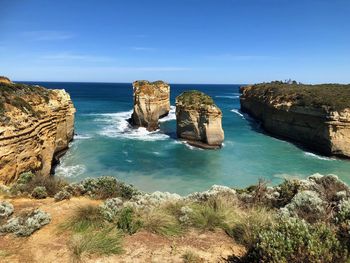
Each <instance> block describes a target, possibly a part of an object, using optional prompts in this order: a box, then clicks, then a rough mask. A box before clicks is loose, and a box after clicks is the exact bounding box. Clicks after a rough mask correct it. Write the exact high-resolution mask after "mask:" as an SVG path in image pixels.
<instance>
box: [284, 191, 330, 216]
mask: <svg viewBox="0 0 350 263" xmlns="http://www.w3.org/2000/svg"><path fill="white" fill-rule="evenodd" d="M281 211H282V212H283V213H286V214H287V215H290V216H298V217H300V218H302V219H305V220H307V221H308V222H310V223H314V222H316V221H319V220H324V219H325V217H326V210H325V203H324V201H323V200H322V199H321V198H320V197H319V195H318V193H317V192H314V191H309V190H305V191H301V192H299V193H297V194H296V195H295V196H294V197H293V199H292V200H291V202H290V203H289V204H287V205H286V206H285V207H284V208H281Z"/></svg>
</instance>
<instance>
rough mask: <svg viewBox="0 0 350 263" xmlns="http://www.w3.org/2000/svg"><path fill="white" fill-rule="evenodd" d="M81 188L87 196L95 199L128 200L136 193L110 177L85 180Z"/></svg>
mask: <svg viewBox="0 0 350 263" xmlns="http://www.w3.org/2000/svg"><path fill="white" fill-rule="evenodd" d="M81 186H82V188H83V189H84V191H85V193H86V194H87V195H89V196H91V197H93V198H96V199H108V198H113V197H122V198H124V199H130V198H131V197H133V195H134V194H136V193H137V190H136V189H135V188H134V187H133V186H131V185H126V184H124V183H122V182H119V181H118V180H117V179H116V178H114V177H110V176H105V177H99V178H88V179H85V180H84V181H82V182H81Z"/></svg>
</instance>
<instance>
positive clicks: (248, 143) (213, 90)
mask: <svg viewBox="0 0 350 263" xmlns="http://www.w3.org/2000/svg"><path fill="white" fill-rule="evenodd" d="M28 84H38V85H42V86H44V87H47V88H59V89H65V90H66V91H68V92H69V93H70V95H71V98H72V100H73V103H74V105H75V107H76V109H77V113H76V121H75V133H76V135H75V138H74V141H73V142H72V143H71V145H70V149H69V150H68V152H67V153H66V155H65V156H64V157H63V158H62V159H61V162H60V164H59V165H58V166H57V168H56V171H55V174H56V175H58V176H62V177H64V178H66V179H67V180H68V181H72V182H73V181H79V180H82V179H84V178H87V177H98V176H114V177H116V178H118V179H120V180H122V181H125V182H127V183H130V184H133V185H134V186H136V187H137V188H139V189H141V190H144V191H157V190H159V191H169V192H175V193H178V194H182V195H185V194H188V193H190V192H194V191H202V190H206V189H208V188H209V187H210V186H212V185H214V184H218V185H227V186H233V187H246V186H248V185H251V184H255V183H257V182H258V180H259V179H260V178H262V179H265V180H266V181H267V182H268V183H270V184H276V183H279V182H281V181H282V180H283V179H284V178H291V177H297V178H305V177H307V176H309V175H312V174H314V173H320V174H336V175H338V176H339V177H340V178H341V179H343V180H344V181H345V182H347V183H350V161H347V160H339V159H334V158H328V157H324V156H320V155H317V154H315V153H312V152H310V151H307V150H305V149H302V148H300V147H298V146H296V145H294V144H292V143H289V142H286V141H283V140H280V139H276V138H273V137H271V136H268V135H266V134H265V133H264V132H263V131H262V130H261V129H260V127H259V124H258V123H257V122H255V121H254V120H252V119H251V118H249V116H247V115H245V114H242V113H241V112H240V110H239V109H240V103H239V87H240V86H239V85H193V84H188V85H187V84H173V85H171V105H172V107H171V112H170V114H169V115H168V116H167V117H165V118H164V119H162V120H161V123H160V130H159V131H156V132H147V131H146V130H145V129H143V128H139V129H133V128H131V127H130V126H129V124H128V122H127V119H128V118H129V117H130V116H131V113H132V107H133V94H132V85H131V84H130V83H68V82H35V83H33V82H30V83H28ZM192 89H197V90H200V91H203V92H205V93H207V94H208V95H210V96H212V97H213V99H214V101H215V103H216V104H217V105H218V106H219V107H220V108H221V110H222V112H223V129H224V131H225V141H224V146H223V148H222V149H220V150H202V149H197V148H193V147H191V146H189V145H187V144H185V143H183V142H180V141H179V140H177V138H176V118H175V107H174V105H175V97H176V96H177V95H179V94H181V92H183V91H185V90H192Z"/></svg>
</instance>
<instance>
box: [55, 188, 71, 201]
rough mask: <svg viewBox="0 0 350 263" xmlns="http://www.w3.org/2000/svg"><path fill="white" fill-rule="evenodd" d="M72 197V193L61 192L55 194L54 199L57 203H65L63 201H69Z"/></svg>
mask: <svg viewBox="0 0 350 263" xmlns="http://www.w3.org/2000/svg"><path fill="white" fill-rule="evenodd" d="M71 197H72V195H71V193H69V192H68V191H66V190H62V191H59V192H58V193H57V194H55V196H54V199H55V201H56V202H59V201H63V200H69V199H70V198H71Z"/></svg>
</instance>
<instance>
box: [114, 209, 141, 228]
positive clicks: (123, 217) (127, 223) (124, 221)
mask: <svg viewBox="0 0 350 263" xmlns="http://www.w3.org/2000/svg"><path fill="white" fill-rule="evenodd" d="M117 227H118V228H119V229H120V230H122V231H123V232H124V233H128V234H130V235H132V234H134V233H136V232H137V231H138V230H139V229H140V228H141V227H142V221H141V220H139V219H136V218H135V212H134V210H133V209H132V208H130V207H125V208H123V209H122V210H121V211H120V212H119V215H118V219H117Z"/></svg>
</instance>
